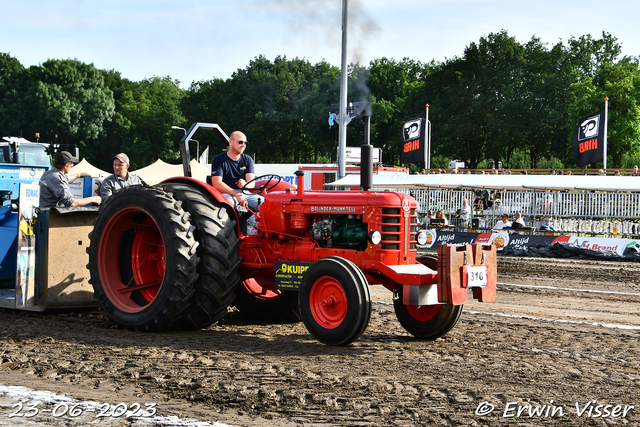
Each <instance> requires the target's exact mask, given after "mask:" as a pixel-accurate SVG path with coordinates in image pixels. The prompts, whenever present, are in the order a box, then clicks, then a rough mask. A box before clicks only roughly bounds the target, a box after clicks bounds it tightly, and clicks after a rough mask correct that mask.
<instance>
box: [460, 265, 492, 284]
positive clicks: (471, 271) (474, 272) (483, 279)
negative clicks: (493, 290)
mask: <svg viewBox="0 0 640 427" xmlns="http://www.w3.org/2000/svg"><path fill="white" fill-rule="evenodd" d="M488 274H489V270H488V268H487V266H486V265H464V266H463V267H462V286H463V287H465V288H484V287H485V286H487V275H488Z"/></svg>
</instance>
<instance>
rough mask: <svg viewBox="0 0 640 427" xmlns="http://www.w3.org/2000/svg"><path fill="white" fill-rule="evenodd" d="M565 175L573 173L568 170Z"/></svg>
mask: <svg viewBox="0 0 640 427" xmlns="http://www.w3.org/2000/svg"><path fill="white" fill-rule="evenodd" d="M565 175H573V173H571V171H570V170H567V171H566V172H565Z"/></svg>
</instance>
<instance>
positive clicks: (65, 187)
mask: <svg viewBox="0 0 640 427" xmlns="http://www.w3.org/2000/svg"><path fill="white" fill-rule="evenodd" d="M75 163H78V158H77V157H74V156H72V155H71V153H69V152H68V151H59V152H58V153H57V154H56V157H55V159H54V166H55V167H53V168H51V169H49V170H48V171H46V172H45V173H44V174H43V175H42V178H40V209H43V208H55V207H65V208H70V207H75V206H86V205H88V204H90V203H96V204H98V205H99V204H100V202H101V200H102V199H101V198H100V196H91V197H84V198H82V199H76V198H74V197H73V195H72V194H71V190H70V188H69V183H70V182H73V181H75V180H76V179H77V178H80V177H81V176H91V175H90V174H89V173H87V172H80V173H77V174H73V175H71V176H68V175H67V174H68V173H69V171H70V170H71V168H72V167H73V165H74V164H75Z"/></svg>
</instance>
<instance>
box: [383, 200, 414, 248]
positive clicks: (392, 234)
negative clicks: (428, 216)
mask: <svg viewBox="0 0 640 427" xmlns="http://www.w3.org/2000/svg"><path fill="white" fill-rule="evenodd" d="M381 216H382V226H381V234H382V242H380V247H381V248H382V249H389V250H400V246H401V244H402V242H403V241H404V237H403V235H404V216H403V215H402V209H400V208H383V209H382V215H381ZM417 220H418V217H417V214H416V210H415V209H411V212H410V216H409V233H408V234H407V237H408V238H409V249H415V248H416V244H415V234H416V221H417Z"/></svg>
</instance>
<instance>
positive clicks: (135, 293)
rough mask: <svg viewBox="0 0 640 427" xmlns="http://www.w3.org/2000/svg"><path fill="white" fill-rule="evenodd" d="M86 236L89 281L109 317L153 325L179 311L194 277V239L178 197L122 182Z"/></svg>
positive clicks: (140, 326)
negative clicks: (87, 236) (122, 187)
mask: <svg viewBox="0 0 640 427" xmlns="http://www.w3.org/2000/svg"><path fill="white" fill-rule="evenodd" d="M89 237H90V239H91V244H90V246H89V250H88V252H89V266H88V267H89V270H90V274H91V278H90V282H91V284H92V285H93V289H94V293H95V296H96V299H97V300H98V303H99V305H100V307H101V308H102V310H104V312H105V313H106V315H107V317H108V318H109V319H110V320H111V321H113V322H114V323H116V324H117V325H118V326H120V327H124V328H129V329H134V330H143V331H152V330H154V331H156V330H163V329H167V328H169V327H171V326H172V325H173V324H174V323H175V322H176V321H177V320H178V319H179V318H180V317H181V316H182V312H183V311H184V310H185V309H186V308H187V307H188V303H189V298H190V297H191V296H192V295H193V293H194V282H195V281H196V279H197V277H198V276H197V272H196V266H197V264H198V256H197V254H196V249H197V246H198V243H197V242H196V241H195V239H194V237H193V227H192V226H191V223H190V221H189V214H188V213H186V212H185V211H183V210H182V209H181V208H180V203H179V202H176V200H175V199H173V198H171V197H168V196H167V195H165V194H164V193H163V192H161V191H158V190H157V189H155V188H153V187H146V186H131V187H126V188H125V189H123V190H122V191H118V192H117V193H115V194H113V195H112V196H110V197H109V198H107V199H106V200H105V203H104V204H103V205H102V206H101V207H100V210H99V212H98V216H97V217H96V219H95V220H94V228H93V231H92V232H91V233H90V234H89ZM127 259H128V262H127Z"/></svg>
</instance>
